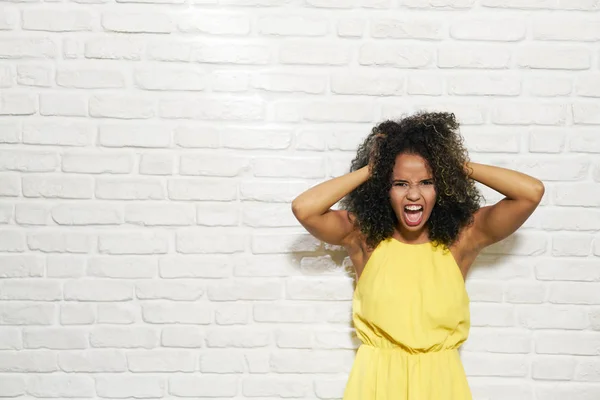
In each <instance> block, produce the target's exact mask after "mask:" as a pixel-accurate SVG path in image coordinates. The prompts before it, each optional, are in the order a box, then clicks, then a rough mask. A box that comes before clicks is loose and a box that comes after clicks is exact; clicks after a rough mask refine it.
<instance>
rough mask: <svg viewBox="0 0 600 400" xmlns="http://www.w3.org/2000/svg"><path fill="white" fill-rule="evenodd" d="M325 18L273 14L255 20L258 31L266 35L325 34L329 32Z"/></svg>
mask: <svg viewBox="0 0 600 400" xmlns="http://www.w3.org/2000/svg"><path fill="white" fill-rule="evenodd" d="M328 25H329V24H328V21H327V19H326V18H319V17H308V16H301V15H298V16H296V15H294V16H291V15H290V16H288V15H273V16H265V17H261V18H259V19H258V21H257V26H258V33H259V34H260V35H268V36H325V35H327V33H328V32H329V29H328Z"/></svg>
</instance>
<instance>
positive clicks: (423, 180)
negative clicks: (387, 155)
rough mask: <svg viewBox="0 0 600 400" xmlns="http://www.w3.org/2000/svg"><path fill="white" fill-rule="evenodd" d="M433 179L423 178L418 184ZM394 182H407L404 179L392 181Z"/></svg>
mask: <svg viewBox="0 0 600 400" xmlns="http://www.w3.org/2000/svg"><path fill="white" fill-rule="evenodd" d="M432 180H433V178H425V179H421V180H420V181H419V182H425V181H432ZM393 181H394V182H408V181H407V180H406V179H394V180H393Z"/></svg>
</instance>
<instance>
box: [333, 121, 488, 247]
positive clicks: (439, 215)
mask: <svg viewBox="0 0 600 400" xmlns="http://www.w3.org/2000/svg"><path fill="white" fill-rule="evenodd" d="M458 127H459V123H458V122H457V121H456V119H455V116H454V114H453V113H446V112H425V111H419V112H417V113H415V114H413V115H411V116H406V117H403V118H401V119H399V120H396V121H392V120H386V121H384V122H382V123H380V124H379V125H377V126H375V127H374V128H373V129H372V131H371V133H370V134H369V135H368V136H367V138H366V139H365V140H364V142H363V143H362V144H361V145H360V146H359V147H358V150H357V154H356V157H355V158H354V160H353V161H352V164H351V167H350V171H355V170H357V169H360V168H362V167H364V166H366V165H367V164H368V163H369V162H370V163H371V164H370V165H371V171H372V173H371V177H370V178H369V179H368V180H367V181H366V182H364V183H363V184H362V185H360V186H359V187H357V188H356V189H355V190H353V191H352V192H351V193H349V194H348V195H347V196H346V197H344V198H343V199H342V201H341V202H340V205H341V207H342V208H343V209H345V210H347V211H349V213H351V214H353V215H354V216H355V218H354V224H355V226H356V227H357V228H358V229H360V231H361V232H362V233H363V234H364V235H365V237H366V242H367V245H368V246H369V247H371V248H375V247H377V245H378V244H379V242H381V241H382V240H384V239H387V238H389V237H391V236H392V234H393V232H394V228H395V226H397V224H398V218H397V216H396V214H395V213H394V210H393V209H392V206H391V203H390V194H389V192H390V188H391V185H392V172H393V168H394V163H395V160H396V156H397V155H398V154H400V153H411V154H418V155H420V156H421V157H423V158H424V159H425V160H427V162H428V164H429V167H430V168H431V171H432V173H433V177H434V185H435V189H436V202H435V205H434V208H433V210H432V212H431V215H430V217H429V219H428V221H427V222H426V227H427V229H428V232H429V240H430V241H431V242H432V243H433V244H434V245H435V246H437V245H439V244H444V245H445V246H447V247H449V246H450V245H451V244H452V243H454V242H455V241H456V239H457V238H458V234H459V231H460V229H461V228H462V227H463V226H465V225H469V224H471V223H472V222H473V214H474V213H475V211H477V210H478V209H479V208H480V201H481V199H482V198H483V197H482V195H481V194H480V193H479V191H478V190H477V188H476V187H475V182H474V181H473V180H472V179H470V178H469V177H468V176H467V173H466V171H465V170H464V167H463V166H464V163H465V162H466V161H468V154H467V150H466V149H465V147H464V145H463V139H462V137H461V135H460V134H459V133H458Z"/></svg>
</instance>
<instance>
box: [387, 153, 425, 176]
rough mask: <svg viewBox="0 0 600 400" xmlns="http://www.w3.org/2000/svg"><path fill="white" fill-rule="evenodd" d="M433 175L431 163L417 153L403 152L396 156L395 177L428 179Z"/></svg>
mask: <svg viewBox="0 0 600 400" xmlns="http://www.w3.org/2000/svg"><path fill="white" fill-rule="evenodd" d="M430 177H431V170H430V168H429V163H428V162H427V160H425V159H424V158H423V157H421V156H419V155H417V154H407V153H401V154H398V155H397V156H396V162H395V164H394V170H393V178H394V179H413V180H417V179H426V178H430Z"/></svg>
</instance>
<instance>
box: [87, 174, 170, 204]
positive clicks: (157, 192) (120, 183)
mask: <svg viewBox="0 0 600 400" xmlns="http://www.w3.org/2000/svg"><path fill="white" fill-rule="evenodd" d="M95 194H96V198H98V199H107V200H146V199H147V200H161V199H164V198H165V189H164V185H163V183H162V182H161V181H160V180H157V179H156V178H98V179H97V180H96V193H95Z"/></svg>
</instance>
